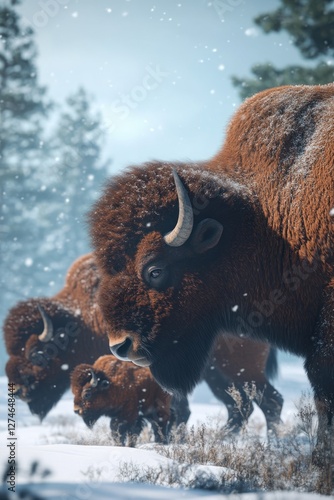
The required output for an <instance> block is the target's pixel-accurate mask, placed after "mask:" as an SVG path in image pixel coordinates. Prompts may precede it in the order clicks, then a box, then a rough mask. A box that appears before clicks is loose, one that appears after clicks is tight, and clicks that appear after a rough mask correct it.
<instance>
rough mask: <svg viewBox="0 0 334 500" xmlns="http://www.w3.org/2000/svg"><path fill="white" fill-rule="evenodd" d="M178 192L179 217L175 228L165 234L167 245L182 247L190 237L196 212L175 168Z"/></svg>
mask: <svg viewBox="0 0 334 500" xmlns="http://www.w3.org/2000/svg"><path fill="white" fill-rule="evenodd" d="M173 176H174V182H175V186H176V192H177V196H178V199H179V217H178V219H177V223H176V226H175V227H174V229H173V230H172V231H171V232H170V233H167V234H166V235H165V236H164V240H165V242H166V243H167V245H169V246H171V247H180V246H181V245H183V244H184V243H185V242H186V241H187V239H188V238H189V236H190V234H191V231H192V229H193V225H194V213H193V208H192V206H191V202H190V199H189V196H188V193H187V191H186V190H185V187H184V185H183V184H182V181H181V179H180V177H179V176H178V174H177V172H176V170H174V169H173Z"/></svg>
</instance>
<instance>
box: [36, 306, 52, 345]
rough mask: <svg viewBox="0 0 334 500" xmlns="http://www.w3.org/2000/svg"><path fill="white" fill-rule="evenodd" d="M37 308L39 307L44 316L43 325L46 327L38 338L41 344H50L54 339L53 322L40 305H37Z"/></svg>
mask: <svg viewBox="0 0 334 500" xmlns="http://www.w3.org/2000/svg"><path fill="white" fill-rule="evenodd" d="M37 307H38V310H39V312H40V314H41V316H42V319H43V325H44V330H43V331H42V333H41V334H40V335H38V338H39V340H40V341H41V342H49V341H50V340H51V339H52V337H53V324H52V321H51V319H50V318H49V316H48V315H47V314H46V312H45V311H44V309H43V308H42V307H41V306H40V305H37Z"/></svg>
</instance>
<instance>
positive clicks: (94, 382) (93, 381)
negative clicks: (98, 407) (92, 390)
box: [89, 370, 98, 387]
mask: <svg viewBox="0 0 334 500" xmlns="http://www.w3.org/2000/svg"><path fill="white" fill-rule="evenodd" d="M89 371H90V374H91V376H92V378H91V380H90V385H91V386H92V387H96V386H97V384H98V381H97V376H96V375H95V372H94V370H89Z"/></svg>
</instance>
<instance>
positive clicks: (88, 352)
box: [4, 254, 108, 419]
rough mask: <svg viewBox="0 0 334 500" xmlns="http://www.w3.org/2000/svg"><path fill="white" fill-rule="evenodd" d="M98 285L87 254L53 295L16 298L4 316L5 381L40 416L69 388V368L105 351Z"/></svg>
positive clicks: (96, 274) (92, 360) (88, 360)
mask: <svg viewBox="0 0 334 500" xmlns="http://www.w3.org/2000/svg"><path fill="white" fill-rule="evenodd" d="M98 284H99V277H98V273H97V270H96V265H95V262H94V258H93V256H92V254H88V255H85V256H83V257H80V258H79V259H77V260H76V261H75V262H74V264H73V265H72V266H71V268H70V270H69V271H68V274H67V277H66V283H65V286H64V288H63V289H62V290H61V291H60V292H59V293H58V294H57V295H55V296H54V297H52V298H40V299H30V300H27V301H24V302H20V303H19V304H17V305H16V306H15V307H14V308H13V309H11V311H10V312H9V314H8V316H7V318H6V320H5V323H4V338H5V344H6V348H7V352H8V354H9V356H10V357H9V360H8V362H7V365H6V373H7V376H8V379H9V381H10V382H13V383H15V391H16V395H17V396H18V397H20V398H21V399H23V400H24V401H26V402H27V403H28V405H29V408H30V411H31V412H32V413H34V414H36V415H38V416H39V417H40V418H41V419H42V418H44V417H45V415H46V414H47V413H48V412H49V411H50V410H51V408H52V407H53V406H54V405H55V404H56V403H57V402H58V401H59V399H60V398H61V396H62V395H63V394H64V392H65V391H66V390H67V389H68V388H69V387H70V372H71V370H73V368H74V367H75V366H76V365H77V364H79V363H84V362H86V363H94V361H95V360H96V359H97V358H98V357H99V356H101V355H102V354H106V353H107V352H108V342H107V339H106V337H105V335H104V333H105V328H104V326H103V319H102V315H101V312H100V310H99V308H98V306H97V304H96V290H97V287H98Z"/></svg>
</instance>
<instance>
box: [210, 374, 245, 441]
mask: <svg viewBox="0 0 334 500" xmlns="http://www.w3.org/2000/svg"><path fill="white" fill-rule="evenodd" d="M204 380H205V382H206V383H207V384H208V386H209V387H210V389H211V391H212V392H213V394H214V396H215V397H216V398H217V399H219V401H222V402H223V403H224V405H225V406H226V408H227V413H228V418H227V423H226V426H225V427H226V429H227V430H229V431H233V432H239V431H240V430H241V429H242V427H243V426H244V425H245V423H246V422H247V420H248V419H249V417H250V415H251V414H252V413H253V410H254V408H253V404H252V402H251V401H250V399H249V397H248V396H247V394H246V393H245V391H244V389H243V388H242V385H241V384H235V383H234V387H235V396H234V395H233V394H232V393H233V392H234V391H233V383H232V382H231V380H230V379H229V378H227V377H224V376H223V374H222V373H221V372H219V371H218V370H217V369H216V368H214V369H212V368H211V367H210V366H208V367H207V368H206V370H205V372H204Z"/></svg>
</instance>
